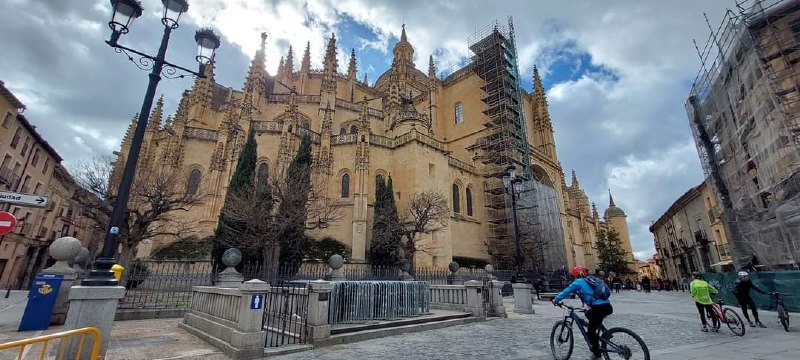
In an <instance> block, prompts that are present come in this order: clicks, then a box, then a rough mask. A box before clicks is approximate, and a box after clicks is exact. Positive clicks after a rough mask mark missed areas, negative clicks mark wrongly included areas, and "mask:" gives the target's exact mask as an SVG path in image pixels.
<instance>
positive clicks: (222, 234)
mask: <svg viewBox="0 0 800 360" xmlns="http://www.w3.org/2000/svg"><path fill="white" fill-rule="evenodd" d="M257 159H258V156H257V154H256V140H255V137H254V136H253V133H252V132H250V134H249V135H248V136H247V142H245V143H244V147H242V151H241V152H240V153H239V160H238V161H237V163H236V169H235V170H234V172H233V175H232V176H231V181H230V183H229V184H228V192H227V194H226V195H225V203H224V204H223V206H222V211H221V212H220V215H219V220H218V222H217V229H216V231H215V232H214V240H213V241H214V244H213V247H212V255H211V256H212V259H213V260H214V261H215V262H217V263H218V262H219V261H220V260H221V258H222V253H223V252H225V250H226V249H227V248H228V247H230V246H231V245H233V244H235V243H236V235H235V234H234V231H232V230H231V229H237V230H238V231H244V230H245V229H244V228H245V227H246V224H243V223H240V222H235V221H233V220H231V219H226V217H225V212H226V209H227V208H228V207H229V206H233V205H232V204H230V199H231V198H232V197H233V196H234V195H235V194H242V193H244V192H247V191H253V179H254V176H255V171H256V161H257ZM226 244H227V245H226ZM243 255H244V257H245V258H246V259H249V258H250V257H252V255H253V254H246V253H245V254H243ZM256 256H258V255H256Z"/></svg>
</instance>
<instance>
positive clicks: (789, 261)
mask: <svg viewBox="0 0 800 360" xmlns="http://www.w3.org/2000/svg"><path fill="white" fill-rule="evenodd" d="M709 30H710V35H709V37H708V40H707V41H706V43H705V44H704V46H703V48H702V50H701V49H700V48H699V47H697V44H695V46H696V47H697V51H698V55H699V56H700V60H701V64H702V68H701V70H700V72H699V73H698V75H697V78H696V79H695V82H694V85H693V87H692V91H691V94H690V96H689V100H688V101H687V103H686V110H687V114H688V116H689V119H690V122H691V124H692V132H693V135H694V137H695V140H696V143H697V149H698V153H699V155H700V160H701V163H702V166H703V170H704V172H705V174H706V176H707V178H709V179H710V181H709V182H710V185H711V186H712V188H713V189H714V190H715V193H716V194H717V195H718V198H719V200H720V201H719V203H720V204H721V207H722V213H721V220H722V222H723V225H724V227H725V230H726V232H727V235H728V239H729V242H730V244H731V245H732V250H733V258H734V263H735V265H736V266H737V267H742V266H745V265H765V266H768V267H772V268H797V267H798V263H799V262H800V51H798V50H800V1H798V0H770V1H761V0H755V1H753V2H741V3H737V10H736V11H733V10H728V11H727V12H726V14H725V16H724V18H723V20H722V22H721V24H720V26H719V28H718V29H717V30H716V31H715V30H714V29H712V28H711V26H710V25H709Z"/></svg>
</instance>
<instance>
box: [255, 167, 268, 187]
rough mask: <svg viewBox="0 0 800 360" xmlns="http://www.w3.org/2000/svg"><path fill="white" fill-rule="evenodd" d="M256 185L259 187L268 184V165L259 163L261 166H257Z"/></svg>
mask: <svg viewBox="0 0 800 360" xmlns="http://www.w3.org/2000/svg"><path fill="white" fill-rule="evenodd" d="M256 184H257V185H260V186H261V185H266V184H269V164H267V163H261V165H258V170H257V171H256Z"/></svg>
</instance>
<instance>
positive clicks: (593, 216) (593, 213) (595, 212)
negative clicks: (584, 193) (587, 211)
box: [592, 201, 600, 219]
mask: <svg viewBox="0 0 800 360" xmlns="http://www.w3.org/2000/svg"><path fill="white" fill-rule="evenodd" d="M592 218H594V219H599V218H600V213H598V212H597V205H595V203H594V201H592Z"/></svg>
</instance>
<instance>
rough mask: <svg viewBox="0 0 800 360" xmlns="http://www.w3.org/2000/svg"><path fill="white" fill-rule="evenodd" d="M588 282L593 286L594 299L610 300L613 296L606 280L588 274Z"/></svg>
mask: <svg viewBox="0 0 800 360" xmlns="http://www.w3.org/2000/svg"><path fill="white" fill-rule="evenodd" d="M586 283H587V284H589V286H590V287H591V288H592V291H593V292H594V295H592V297H593V298H594V299H600V300H608V298H609V297H611V289H609V287H608V285H606V282H605V281H603V280H602V279H600V278H598V277H595V276H587V277H586Z"/></svg>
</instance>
